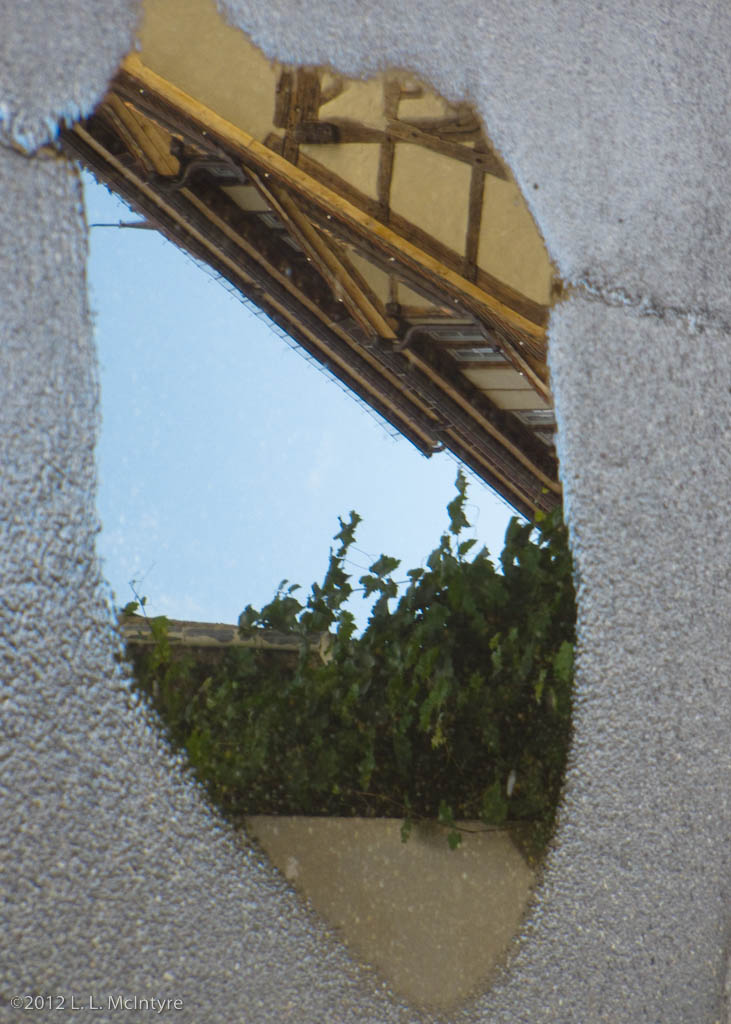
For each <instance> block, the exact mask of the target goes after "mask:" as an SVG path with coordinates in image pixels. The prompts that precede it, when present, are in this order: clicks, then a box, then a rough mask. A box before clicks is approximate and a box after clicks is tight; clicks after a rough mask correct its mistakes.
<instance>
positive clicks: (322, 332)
mask: <svg viewBox="0 0 731 1024" xmlns="http://www.w3.org/2000/svg"><path fill="white" fill-rule="evenodd" d="M140 41H141V46H140V50H139V52H137V53H134V54H132V55H130V56H129V57H128V58H127V60H126V61H125V62H124V64H123V66H122V68H121V69H120V71H119V73H118V74H117V75H116V77H115V78H114V80H113V81H112V83H111V85H110V89H109V92H108V94H107V95H106V97H105V98H104V100H103V101H102V103H101V104H100V105H99V106H98V107H97V109H96V111H95V112H94V114H93V116H91V117H90V118H88V119H87V120H86V121H83V122H81V123H79V124H77V125H75V126H74V127H73V128H71V129H68V130H66V131H65V132H64V133H63V136H62V141H63V145H64V147H65V148H66V150H67V151H70V152H72V153H73V154H74V155H75V156H76V157H77V158H80V159H81V160H82V162H83V163H84V164H85V165H86V166H87V167H89V168H90V169H91V170H92V171H93V173H94V174H95V176H96V177H97V179H98V180H100V181H102V182H104V183H105V184H107V185H108V186H109V187H110V188H111V189H113V190H114V191H115V192H116V193H118V194H119V195H120V196H121V197H122V198H123V199H125V201H127V202H128V203H129V204H130V205H131V206H132V207H133V208H134V209H136V210H137V211H139V213H141V214H142V215H143V216H144V217H145V219H146V221H147V223H149V225H150V226H153V227H155V228H156V229H158V230H159V231H161V232H162V233H163V234H164V235H165V236H166V237H167V238H168V239H170V240H171V241H172V242H174V243H175V244H176V245H177V246H179V247H180V248H182V249H184V250H185V251H187V252H188V253H189V254H190V255H191V256H193V257H194V258H195V259H196V260H198V261H201V262H202V263H204V264H205V265H206V266H207V267H209V268H210V269H211V270H212V271H213V272H214V273H215V274H217V275H219V276H220V277H221V278H223V279H225V281H227V282H229V284H230V286H232V287H233V288H234V289H236V291H237V292H238V293H240V295H241V296H242V297H243V298H244V299H245V300H246V301H248V302H250V303H251V304H253V305H254V306H255V307H256V308H257V309H259V310H262V311H263V312H264V313H266V315H267V316H268V317H269V318H270V319H271V320H272V321H273V323H274V324H276V325H278V327H279V328H280V329H281V331H282V332H284V333H285V334H286V335H287V336H288V337H289V338H290V339H292V341H293V342H294V343H295V344H296V345H297V346H299V347H301V348H302V349H303V350H305V351H306V352H307V353H308V354H309V355H310V356H311V357H312V358H314V359H315V360H316V361H317V362H318V363H319V364H320V365H321V366H322V367H324V368H325V369H326V370H327V371H328V372H329V373H330V374H331V375H333V376H334V377H336V378H338V379H339V381H340V382H341V383H342V384H343V385H345V386H346V387H347V388H348V389H350V390H351V391H352V392H353V393H355V394H356V395H357V396H358V397H359V398H360V399H361V400H362V401H363V402H365V403H367V405H368V406H370V407H371V408H372V409H373V410H375V411H376V412H377V413H378V414H379V415H380V416H381V417H382V418H383V419H384V420H386V421H387V422H388V423H389V424H391V425H392V426H393V427H394V428H395V429H396V430H398V431H399V432H400V433H401V434H402V435H403V436H405V437H406V438H408V439H409V441H411V442H412V443H413V444H414V445H415V446H416V447H417V448H418V449H419V451H421V452H422V453H423V454H425V455H430V454H431V453H433V452H435V451H438V450H441V449H443V448H446V449H448V450H450V451H451V452H453V453H454V455H456V456H457V457H458V458H459V459H460V460H462V461H463V462H464V463H465V464H466V465H468V466H469V467H470V468H471V469H472V470H473V471H474V472H475V473H476V474H478V476H480V477H481V478H482V479H483V480H484V481H485V482H486V483H487V484H488V485H489V486H490V487H492V488H493V489H494V490H495V491H497V492H498V493H499V494H501V495H502V496H503V497H504V498H505V499H506V500H507V501H508V502H509V503H510V504H511V505H512V506H513V507H514V508H515V509H517V510H518V511H519V512H521V513H523V514H524V515H527V516H529V517H530V516H532V515H533V514H535V513H536V512H537V511H539V510H549V509H551V508H552V507H553V506H555V505H556V504H557V503H558V502H560V501H561V489H560V485H559V482H558V476H557V458H556V454H555V450H554V445H553V432H554V429H555V421H554V414H553V403H552V397H551V392H550V388H549V382H548V371H547V365H546V324H547V319H548V311H549V308H550V305H551V302H552V300H553V298H554V297H555V293H556V290H557V288H558V283H557V281H556V280H555V277H554V272H553V267H552V265H551V263H550V260H549V259H548V255H547V253H546V249H545V245H544V243H543V240H542V238H541V236H540V233H539V231H538V229H537V227H536V225H535V223H534V221H533V219H532V217H531V215H530V213H529V211H528V208H527V206H526V204H525V201H524V199H523V197H522V195H521V193H520V191H519V189H518V187H517V185H516V183H515V181H514V180H513V178H512V175H511V174H510V171H509V170H508V168H507V167H506V166H505V164H504V163H503V162H502V161H501V159H500V158H499V156H498V155H497V154H496V152H495V151H494V149H493V148H492V146H491V144H490V142H489V140H488V139H487V136H486V134H485V131H484V128H483V126H482V124H481V122H480V120H479V119H478V117H477V116H476V114H475V112H474V111H473V110H472V108H471V107H469V105H467V104H464V103H450V102H447V101H446V100H445V99H443V98H442V97H440V96H438V95H436V94H435V93H434V92H432V91H430V90H429V89H428V88H427V87H425V85H424V84H423V83H422V82H420V81H419V80H418V79H417V78H416V77H415V76H413V75H411V74H408V73H401V72H388V73H385V74H383V75H381V76H379V77H376V78H373V79H370V80H368V81H359V80H353V79H348V78H344V77H342V76H340V75H336V74H333V73H331V72H329V71H327V70H323V69H317V68H297V69H292V68H288V67H285V66H282V65H278V64H276V63H272V62H270V61H268V60H267V59H266V58H265V57H264V56H263V55H262V54H261V53H260V52H259V51H258V50H257V49H256V48H255V47H254V46H253V44H251V43H250V42H249V41H248V40H247V39H246V38H245V37H244V36H243V35H242V33H240V32H239V31H237V30H234V29H232V28H230V27H229V26H228V25H227V24H226V23H225V21H224V20H223V19H222V17H221V16H220V14H218V12H217V10H216V6H215V3H214V0H147V3H146V4H145V8H144V17H143V22H142V26H141V30H140Z"/></svg>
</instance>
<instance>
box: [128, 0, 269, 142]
mask: <svg viewBox="0 0 731 1024" xmlns="http://www.w3.org/2000/svg"><path fill="white" fill-rule="evenodd" d="M140 43H141V47H142V52H141V54H140V56H141V58H142V61H143V63H144V64H145V65H146V66H147V67H148V68H150V69H151V70H152V71H155V72H157V74H158V75H162V77H163V78H166V79H167V80H168V81H169V82H172V83H173V84H174V85H177V86H178V88H180V89H183V90H184V92H187V93H188V94H189V95H190V96H194V97H195V98H196V99H197V100H198V101H199V102H200V103H203V104H204V105H205V106H207V107H210V108H211V109H212V110H215V112H216V113H217V114H220V115H221V117H225V118H226V120H227V121H230V122H231V123H232V124H235V125H237V126H238V127H239V128H243V129H244V131H247V132H248V133H249V134H250V135H253V136H254V137H255V138H256V139H258V140H259V141H263V140H264V139H265V138H266V136H267V135H268V134H269V132H271V131H273V130H274V124H273V118H274V97H275V90H276V84H277V79H278V77H279V72H280V68H279V67H278V66H277V65H275V64H273V63H272V62H271V61H269V60H268V59H267V58H266V57H265V56H264V55H263V54H262V53H261V51H260V50H257V48H256V47H255V46H254V45H253V44H252V43H250V42H249V40H248V39H247V38H246V36H245V35H244V34H243V33H242V32H240V31H239V30H238V29H234V28H231V27H229V26H228V25H227V24H226V23H225V21H224V20H223V18H222V17H221V16H220V14H219V13H218V11H217V9H216V4H215V0H145V4H144V12H143V20H142V27H141V29H140Z"/></svg>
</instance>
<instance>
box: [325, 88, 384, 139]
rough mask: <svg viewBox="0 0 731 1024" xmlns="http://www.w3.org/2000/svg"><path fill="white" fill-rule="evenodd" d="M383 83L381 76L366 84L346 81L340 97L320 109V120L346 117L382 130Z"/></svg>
mask: <svg viewBox="0 0 731 1024" xmlns="http://www.w3.org/2000/svg"><path fill="white" fill-rule="evenodd" d="M383 82H384V80H383V77H382V76H379V77H378V78H371V79H369V81H367V82H359V81H357V80H353V79H350V80H349V79H346V81H345V87H344V89H343V91H342V92H341V93H340V95H339V96H336V97H335V98H334V99H332V100H330V101H329V102H328V103H323V104H322V106H321V107H320V119H321V120H322V121H327V120H328V118H331V117H346V118H349V119H350V120H352V121H360V122H361V124H365V125H368V127H369V128H378V129H381V130H382V129H384V128H385V127H386V118H385V115H384V111H383Z"/></svg>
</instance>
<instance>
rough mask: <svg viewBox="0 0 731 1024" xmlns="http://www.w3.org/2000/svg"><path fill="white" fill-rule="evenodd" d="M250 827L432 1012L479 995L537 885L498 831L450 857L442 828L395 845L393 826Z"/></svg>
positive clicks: (350, 942)
mask: <svg viewBox="0 0 731 1024" xmlns="http://www.w3.org/2000/svg"><path fill="white" fill-rule="evenodd" d="M469 827H470V828H474V829H484V826H481V825H480V824H479V823H478V824H475V823H473V824H471V825H470V826H469ZM247 828H248V831H249V834H250V835H251V836H254V837H256V839H257V840H258V841H259V843H260V845H261V846H262V847H263V849H264V850H265V851H266V853H267V854H268V856H269V857H270V859H271V860H272V861H273V863H274V864H275V866H276V867H277V868H278V869H279V870H280V871H281V872H282V874H283V875H284V876H285V878H287V879H288V880H289V881H290V882H291V883H292V885H293V886H295V888H297V889H298V890H299V891H300V893H301V894H302V895H303V896H304V897H305V898H306V899H307V900H309V902H310V903H311V904H312V906H313V908H314V909H315V910H316V911H317V912H318V913H319V914H320V915H321V916H322V917H323V918H324V919H325V920H326V921H327V922H328V923H329V924H330V925H331V926H332V927H333V928H334V929H335V931H336V932H337V933H338V934H339V936H340V937H341V938H342V940H343V941H344V942H345V943H346V945H347V946H348V947H349V949H350V950H351V951H352V952H353V953H354V954H355V955H356V956H357V957H359V958H361V959H362V960H365V961H366V962H368V963H371V964H373V965H374V966H375V967H376V968H377V969H378V970H379V972H380V973H381V974H382V975H383V977H384V978H385V979H386V981H387V982H388V984H389V986H390V987H391V988H392V990H393V991H394V993H395V994H396V995H398V996H401V997H403V998H405V999H408V1000H409V1001H410V1002H411V1003H415V1004H417V1005H422V1006H427V1007H433V1008H437V1009H448V1008H454V1007H456V1006H457V1005H459V1004H460V1003H461V1002H463V1001H464V1000H466V999H467V998H468V997H469V996H470V995H471V994H472V993H473V992H476V991H477V990H479V989H484V987H485V984H486V981H487V980H488V979H489V977H490V975H491V974H492V973H494V971H495V968H496V966H497V965H498V964H499V963H500V962H501V960H502V959H503V958H504V957H505V955H506V951H507V949H508V948H509V947H510V945H511V944H512V940H513V938H514V936H515V935H516V933H517V931H518V929H519V926H520V922H521V920H522V918H523V916H524V913H525V909H526V906H527V903H528V901H529V898H530V895H531V889H532V886H533V884H534V881H535V878H534V874H533V872H532V871H531V869H530V868H529V867H528V865H527V864H526V862H525V860H524V859H523V857H522V855H521V854H520V853H519V852H518V849H517V848H516V847H515V845H514V844H513V842H512V840H511V839H510V836H509V834H508V833H507V832H506V831H501V830H493V831H480V832H479V833H478V834H467V835H464V837H463V843H462V846H461V847H460V848H459V849H457V850H450V849H449V847H448V845H447V841H446V836H445V832H444V830H443V829H440V828H439V827H438V826H433V827H427V826H415V827H414V830H413V832H412V835H411V838H410V839H409V841H408V843H405V844H404V843H402V842H401V837H400V828H401V823H400V821H396V820H394V819H365V818H288V817H282V818H270V817H254V818H250V819H249V820H248V822H247Z"/></svg>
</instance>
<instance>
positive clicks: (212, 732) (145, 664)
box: [127, 471, 576, 853]
mask: <svg viewBox="0 0 731 1024" xmlns="http://www.w3.org/2000/svg"><path fill="white" fill-rule="evenodd" d="M456 487H457V493H456V495H455V497H454V499H453V500H452V501H451V502H450V504H449V505H448V506H447V514H448V520H449V523H448V527H447V528H446V529H445V532H444V534H443V535H442V537H441V539H440V541H439V545H438V546H437V547H436V548H435V550H434V551H432V553H431V554H430V555H429V557H428V558H427V559H426V564H425V566H424V567H423V568H417V569H411V570H409V571H408V572H407V573H406V574H405V575H406V577H407V578H408V586H407V587H406V590H405V592H404V593H403V595H402V596H401V598H400V599H398V589H399V588H398V583H397V581H396V577H395V575H394V574H395V573H396V570H397V569H398V568H399V562H398V560H397V559H394V558H390V557H388V556H386V555H381V557H380V558H378V559H377V560H376V561H375V562H374V563H373V564H372V565H371V566H370V568H369V570H368V572H367V573H366V574H365V575H363V576H362V577H361V578H360V580H359V583H360V586H361V587H362V588H364V589H365V593H366V595H368V596H371V597H372V598H373V605H372V608H371V613H370V618H369V621H368V625H367V628H366V629H365V631H364V632H363V634H362V636H360V637H358V636H356V624H355V620H354V617H353V615H352V613H351V612H350V611H349V610H348V608H347V602H348V598H349V597H350V595H351V594H352V593H353V589H354V588H353V585H352V582H351V577H350V575H349V573H348V572H347V571H346V568H345V566H346V561H347V557H348V552H349V549H350V548H351V546H352V545H353V543H354V540H355V534H356V529H357V526H358V523H359V522H360V517H359V516H358V515H357V514H356V513H355V512H351V513H350V516H349V517H348V519H347V520H342V519H341V520H340V524H339V525H340V529H339V531H338V533H337V534H336V535H335V538H334V540H335V542H336V546H335V547H334V548H333V549H331V552H330V559H329V564H328V568H327V572H326V574H325V577H324V580H323V581H322V583H320V584H313V586H312V588H311V590H310V593H309V595H308V596H307V597H306V599H305V600H304V603H301V602H300V600H299V598H298V596H297V595H298V591H299V589H300V588H299V587H297V586H288V581H286V580H284V581H283V582H282V584H280V587H279V588H278V590H277V592H276V594H275V596H274V598H273V599H272V601H271V602H270V603H269V604H267V605H266V606H265V607H263V608H261V609H255V608H252V607H251V605H249V606H247V607H246V609H245V610H244V612H243V613H242V615H241V617H240V620H239V628H240V630H241V632H242V633H243V634H244V635H250V634H252V633H255V632H256V631H259V630H265V631H271V630H277V631H279V632H284V633H288V634H290V635H291V636H293V637H296V638H297V640H298V646H299V653H298V654H297V653H295V654H293V655H292V654H284V655H283V654H282V653H279V652H274V651H267V650H256V649H251V648H234V649H230V650H227V651H226V652H216V654H215V655H208V656H207V657H205V658H194V657H192V656H191V655H190V654H181V653H180V651H176V650H175V649H174V648H173V647H172V646H171V645H170V643H169V642H168V639H167V629H166V620H165V619H163V618H158V619H153V620H150V621H151V626H152V629H153V633H154V638H155V643H154V645H153V646H152V647H151V648H147V649H144V648H141V647H136V648H135V647H132V646H130V649H129V656H130V657H131V659H132V662H133V669H134V677H135V680H136V682H135V685H136V687H137V688H138V689H139V690H140V691H142V692H143V693H144V694H145V695H146V696H147V698H148V699H149V701H150V702H151V703H152V705H153V706H154V707H155V709H156V710H157V712H158V713H159V716H160V720H161V723H162V726H163V728H164V729H165V730H166V732H167V735H168V737H169V739H170V740H171V742H172V744H173V746H174V747H176V748H178V749H180V750H184V751H185V752H186V753H187V757H188V759H189V762H190V764H191V766H192V767H193V770H194V772H195V773H196V775H197V777H198V778H199V779H200V781H201V782H202V783H203V784H204V785H205V786H206V788H207V789H208V792H209V794H210V798H211V799H212V800H213V801H214V803H215V804H217V805H218V807H219V808H220V809H221V810H222V811H223V812H224V814H226V815H227V816H229V817H230V818H232V819H234V820H239V819H240V818H241V817H243V816H245V815H248V814H308V815H364V816H391V817H400V818H401V819H402V820H403V828H402V836H403V838H404V839H406V838H407V837H408V833H409V830H410V828H411V825H412V823H413V822H414V821H416V820H419V819H424V818H429V819H437V820H438V821H440V822H441V823H442V825H444V826H445V831H446V833H447V837H448V839H449V843H450V845H451V846H455V845H457V844H458V843H459V841H460V829H459V826H458V825H457V822H458V821H461V820H479V821H481V822H483V823H484V824H485V825H504V824H517V823H523V826H524V827H523V835H524V836H525V835H527V836H528V837H529V838H528V843H529V847H530V849H531V851H532V852H534V853H537V852H539V851H540V850H541V849H542V848H543V846H544V845H545V843H546V842H547V840H548V838H549V837H550V834H551V830H552V827H553V822H554V817H555V810H556V806H557V802H558V799H559V794H560V788H561V783H562V778H563V774H564V770H565V766H566V757H567V751H568V746H569V740H570V731H571V706H572V687H573V652H574V643H575V620H576V612H575V602H574V590H573V583H572V565H571V556H570V552H569V548H568V543H567V536H566V529H565V526H564V525H563V522H562V520H561V515H560V509H559V510H557V511H555V512H554V513H552V514H551V515H545V516H539V517H537V519H536V521H535V522H534V523H524V522H521V521H520V520H518V519H517V518H513V519H512V520H511V522H510V525H509V527H508V530H507V533H506V537H505V546H504V549H503V551H502V554H501V556H500V563H501V568H502V572H498V571H497V568H496V566H495V565H494V563H493V562H492V560H491V558H490V555H489V553H488V551H487V550H486V549H485V548H483V549H482V550H480V551H478V552H477V553H476V554H473V553H472V550H473V548H474V546H475V543H476V542H475V541H474V540H473V539H471V538H470V539H465V531H466V530H467V528H468V527H469V523H468V520H467V517H466V514H465V505H466V496H467V484H466V480H465V477H464V475H463V474H462V472H461V471H460V473H459V474H458V476H457V483H456ZM127 610H131V609H127ZM323 633H328V634H329V635H330V636H329V643H328V645H327V648H326V652H325V654H324V655H323V645H322V635H323ZM526 830H527V831H526Z"/></svg>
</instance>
